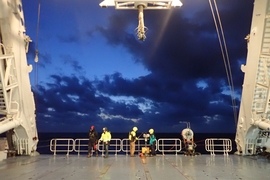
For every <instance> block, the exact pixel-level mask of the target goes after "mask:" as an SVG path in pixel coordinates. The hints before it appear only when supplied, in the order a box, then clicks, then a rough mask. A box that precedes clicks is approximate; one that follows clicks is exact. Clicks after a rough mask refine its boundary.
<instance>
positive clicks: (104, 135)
mask: <svg viewBox="0 0 270 180" xmlns="http://www.w3.org/2000/svg"><path fill="white" fill-rule="evenodd" d="M111 138H112V136H111V133H110V131H108V129H107V128H106V127H104V128H103V133H102V134H101V137H100V139H99V142H101V141H103V148H105V156H104V158H107V157H108V151H109V146H110V141H111Z"/></svg>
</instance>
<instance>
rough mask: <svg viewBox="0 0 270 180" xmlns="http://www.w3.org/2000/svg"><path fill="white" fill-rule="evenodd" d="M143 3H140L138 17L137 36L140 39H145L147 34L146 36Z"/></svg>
mask: <svg viewBox="0 0 270 180" xmlns="http://www.w3.org/2000/svg"><path fill="white" fill-rule="evenodd" d="M143 9H144V6H143V5H138V13H139V15H138V19H139V25H138V28H137V36H138V39H139V40H142V41H144V40H145V38H146V36H145V27H144V19H143Z"/></svg>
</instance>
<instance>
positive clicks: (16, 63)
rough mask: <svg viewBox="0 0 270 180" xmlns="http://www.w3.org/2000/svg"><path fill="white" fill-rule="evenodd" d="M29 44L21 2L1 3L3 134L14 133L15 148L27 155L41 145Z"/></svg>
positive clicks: (0, 112) (0, 129)
mask: <svg viewBox="0 0 270 180" xmlns="http://www.w3.org/2000/svg"><path fill="white" fill-rule="evenodd" d="M29 42H31V40H30V38H29V37H28V36H27V35H26V34H25V24H24V15H23V8H22V3H21V0H0V115H1V116H2V118H0V134H1V133H4V132H6V131H9V130H12V131H11V133H12V134H13V135H12V142H11V144H13V145H14V148H15V149H16V151H17V154H24V155H31V154H34V153H35V151H36V148H37V143H38V138H37V128H36V115H35V104H34V98H33V93H32V91H31V85H30V80H29V73H30V72H31V71H32V66H31V65H30V66H29V65H28V64H27V61H26V53H27V51H28V44H29ZM9 148H12V147H9Z"/></svg>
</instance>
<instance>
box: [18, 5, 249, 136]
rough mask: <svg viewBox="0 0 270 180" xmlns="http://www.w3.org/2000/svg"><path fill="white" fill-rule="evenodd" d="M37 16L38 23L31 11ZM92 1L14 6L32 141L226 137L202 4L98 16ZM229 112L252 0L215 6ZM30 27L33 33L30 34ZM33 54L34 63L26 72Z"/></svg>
mask: <svg viewBox="0 0 270 180" xmlns="http://www.w3.org/2000/svg"><path fill="white" fill-rule="evenodd" d="M39 1H40V2H41V3H40V5H41V6H40V17H39V20H40V21H39V24H38V2H39ZM101 1H102V0H32V1H29V0H23V1H22V2H23V8H24V14H25V24H26V32H27V34H28V35H29V36H30V37H31V39H32V40H33V42H32V43H31V45H30V52H29V54H28V62H29V64H33V67H34V70H33V72H32V73H31V74H30V76H31V77H30V78H31V83H32V88H33V91H34V93H35V100H36V109H37V112H36V113H37V126H38V130H39V131H40V132H86V131H88V130H89V126H91V125H95V126H96V128H97V129H98V130H99V131H101V128H102V127H104V126H105V127H108V129H109V130H110V131H112V132H127V131H129V130H131V129H132V127H133V126H137V127H138V129H139V132H144V131H148V129H149V128H154V129H155V131H156V132H174V133H177V132H181V131H182V129H183V128H185V127H186V124H184V123H180V121H186V122H190V125H191V128H192V129H193V131H194V132H212V133H217V132H235V129H236V126H235V124H236V121H237V119H235V117H234V111H233V108H232V99H231V92H230V87H229V86H228V81H227V76H226V70H225V66H224V62H223V58H222V53H221V50H220V46H219V41H218V36H217V32H216V29H215V24H214V21H213V17H212V13H211V9H210V6H209V2H208V0H182V2H183V6H182V7H181V8H176V9H170V10H145V11H144V23H145V26H146V27H147V28H148V31H147V34H146V37H147V38H146V39H145V41H139V40H138V39H137V37H136V34H135V32H136V31H135V29H136V27H137V26H138V12H137V11H136V10H116V9H115V8H114V7H109V8H104V9H103V8H100V6H99V3H100V2H101ZM217 5H218V8H219V14H220V18H221V21H222V26H223V30H224V35H225V38H226V43H227V48H228V54H229V60H230V66H231V71H232V76H233V85H234V90H235V92H234V93H235V94H234V97H235V98H236V99H235V101H236V105H237V109H236V110H237V114H238V110H239V104H240V102H239V101H240V99H239V98H240V96H241V85H242V83H243V73H242V72H241V70H240V66H241V64H245V60H246V54H247V45H246V41H245V40H244V38H245V36H246V35H247V34H249V31H250V25H251V17H252V8H253V0H237V1H235V0H226V1H225V0H217ZM37 27H39V28H37ZM35 49H38V51H39V62H38V63H35V62H34V58H35Z"/></svg>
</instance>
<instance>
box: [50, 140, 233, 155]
mask: <svg viewBox="0 0 270 180" xmlns="http://www.w3.org/2000/svg"><path fill="white" fill-rule="evenodd" d="M143 147H149V144H148V143H147V141H145V139H144V138H139V139H138V140H137V141H136V144H135V153H138V155H139V154H140V152H141V150H142V148H143ZM97 150H98V151H99V152H101V153H102V155H104V151H105V150H104V147H103V144H102V143H98V144H97ZM205 150H206V151H207V152H209V153H210V154H211V155H215V153H218V152H223V153H224V155H229V154H228V153H229V152H231V151H232V141H231V140H230V139H227V138H208V139H206V140H205ZM50 151H51V152H53V153H54V155H56V153H63V152H64V153H67V155H69V154H70V153H71V152H76V153H77V154H78V155H80V153H85V152H88V138H82V139H75V140H73V139H71V138H56V139H52V140H51V141H50ZM129 151H130V145H129V139H127V138H125V139H119V138H112V139H111V141H110V146H109V152H110V153H114V154H115V155H117V154H119V153H125V154H126V155H128V154H129ZM156 151H158V152H161V153H162V154H163V155H164V154H165V153H174V154H175V155H177V154H178V153H181V152H182V142H181V139H179V138H161V139H158V140H157V143H156Z"/></svg>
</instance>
